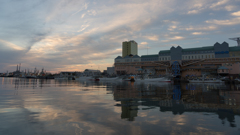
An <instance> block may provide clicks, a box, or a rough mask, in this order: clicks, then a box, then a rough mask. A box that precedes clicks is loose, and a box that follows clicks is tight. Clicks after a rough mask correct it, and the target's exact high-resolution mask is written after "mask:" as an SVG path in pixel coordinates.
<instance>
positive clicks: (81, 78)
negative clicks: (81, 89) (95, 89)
mask: <svg viewBox="0 0 240 135" xmlns="http://www.w3.org/2000/svg"><path fill="white" fill-rule="evenodd" d="M74 78H75V80H94V79H95V78H94V77H92V76H74Z"/></svg>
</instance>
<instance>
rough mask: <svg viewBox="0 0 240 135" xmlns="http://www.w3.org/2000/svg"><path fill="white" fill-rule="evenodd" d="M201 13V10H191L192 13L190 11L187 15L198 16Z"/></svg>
mask: <svg viewBox="0 0 240 135" xmlns="http://www.w3.org/2000/svg"><path fill="white" fill-rule="evenodd" d="M199 12H200V11H199V10H191V11H188V13H187V14H198V13H199Z"/></svg>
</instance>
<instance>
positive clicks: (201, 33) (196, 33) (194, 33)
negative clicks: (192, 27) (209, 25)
mask: <svg viewBox="0 0 240 135" xmlns="http://www.w3.org/2000/svg"><path fill="white" fill-rule="evenodd" d="M192 34H193V35H203V34H204V33H203V32H193V33H192Z"/></svg>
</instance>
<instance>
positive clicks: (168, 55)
mask: <svg viewBox="0 0 240 135" xmlns="http://www.w3.org/2000/svg"><path fill="white" fill-rule="evenodd" d="M237 62H240V46H233V47H230V46H229V44H228V43H227V42H223V43H222V44H220V43H218V42H217V43H215V44H214V45H213V46H205V47H196V48H186V49H185V48H182V47H181V46H177V47H174V46H173V47H171V48H170V50H160V51H159V53H158V54H151V55H142V56H138V55H132V54H130V55H126V56H124V55H123V56H118V57H116V58H115V64H114V65H115V72H116V73H117V74H137V73H139V69H144V70H147V69H149V70H150V69H152V70H155V71H156V74H161V75H164V74H166V71H170V72H171V73H173V74H174V75H176V76H177V75H180V76H190V75H192V76H201V75H202V74H205V75H208V74H214V75H218V68H219V67H221V66H224V64H226V63H227V64H232V65H234V64H235V65H238V64H236V63H237ZM225 67H226V68H230V67H227V66H226V65H225ZM239 73H240V69H239V65H238V66H236V68H233V67H232V70H229V74H228V75H233V74H234V75H238V74H239Z"/></svg>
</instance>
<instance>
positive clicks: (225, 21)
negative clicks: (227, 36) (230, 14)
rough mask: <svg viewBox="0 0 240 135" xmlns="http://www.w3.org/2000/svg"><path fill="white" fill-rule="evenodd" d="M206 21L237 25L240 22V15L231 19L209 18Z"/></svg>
mask: <svg viewBox="0 0 240 135" xmlns="http://www.w3.org/2000/svg"><path fill="white" fill-rule="evenodd" d="M206 23H211V24H217V25H236V24H240V17H237V18H233V19H230V20H216V19H214V20H207V21H206Z"/></svg>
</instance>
